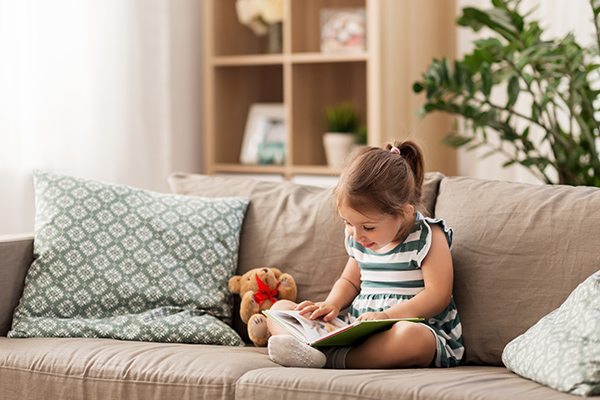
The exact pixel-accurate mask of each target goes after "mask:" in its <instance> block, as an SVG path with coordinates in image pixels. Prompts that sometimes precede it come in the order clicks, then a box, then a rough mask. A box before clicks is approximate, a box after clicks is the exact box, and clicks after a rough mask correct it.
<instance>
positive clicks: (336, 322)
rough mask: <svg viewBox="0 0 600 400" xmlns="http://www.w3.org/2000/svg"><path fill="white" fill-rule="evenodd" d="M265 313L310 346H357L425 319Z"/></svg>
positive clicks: (291, 312) (293, 312)
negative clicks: (352, 319) (399, 325)
mask: <svg viewBox="0 0 600 400" xmlns="http://www.w3.org/2000/svg"><path fill="white" fill-rule="evenodd" d="M263 313H264V314H265V315H266V316H267V317H269V318H271V319H273V321H275V322H276V323H278V324H279V325H281V326H282V327H283V328H284V329H285V330H287V331H288V332H289V333H290V334H291V335H293V336H294V337H296V338H297V339H299V340H300V341H302V342H304V343H306V344H308V345H310V346H315V347H317V346H354V345H357V344H359V343H361V342H362V341H364V340H366V339H367V338H368V337H369V336H371V335H373V334H374V333H377V332H381V331H383V330H385V329H389V328H391V326H392V325H394V324H395V323H396V322H398V321H410V322H421V321H423V318H400V319H381V320H374V321H355V322H354V323H352V324H348V323H346V322H344V321H343V320H342V319H340V318H335V319H333V320H332V321H329V322H325V321H323V320H322V319H310V318H308V317H307V316H304V315H300V312H299V311H282V310H264V311H263Z"/></svg>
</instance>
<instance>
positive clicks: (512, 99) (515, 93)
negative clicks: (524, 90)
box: [506, 75, 521, 107]
mask: <svg viewBox="0 0 600 400" xmlns="http://www.w3.org/2000/svg"><path fill="white" fill-rule="evenodd" d="M507 90H508V103H507V104H506V107H512V106H514V105H515V103H516V102H517V99H518V98H519V93H520V92H521V88H520V86H519V77H518V76H516V75H513V76H512V77H511V78H510V79H509V81H508V88H507Z"/></svg>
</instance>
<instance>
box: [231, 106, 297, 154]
mask: <svg viewBox="0 0 600 400" xmlns="http://www.w3.org/2000/svg"><path fill="white" fill-rule="evenodd" d="M286 144H287V130H286V124H285V107H284V105H283V104H281V103H256V104H252V105H251V106H250V109H249V111H248V119H247V120H246V129H245V131H244V141H243V142H242V151H241V153H240V162H241V163H242V164H277V165H282V164H283V163H284V162H285V151H286V150H285V148H286Z"/></svg>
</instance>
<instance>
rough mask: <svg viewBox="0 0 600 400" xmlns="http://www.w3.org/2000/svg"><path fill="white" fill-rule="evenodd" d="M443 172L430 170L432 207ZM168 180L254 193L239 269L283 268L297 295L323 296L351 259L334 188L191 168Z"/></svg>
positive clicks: (427, 188) (211, 191)
mask: <svg viewBox="0 0 600 400" xmlns="http://www.w3.org/2000/svg"><path fill="white" fill-rule="evenodd" d="M442 177H443V175H441V174H439V173H436V174H428V175H427V179H426V182H425V185H424V188H423V193H424V194H423V205H424V207H425V208H426V209H429V210H433V207H434V205H435V197H436V194H437V187H438V185H439V182H440V180H441V178H442ZM169 184H170V186H171V189H172V190H173V192H175V193H179V194H185V195H195V196H206V197H220V196H243V197H248V198H249V199H250V205H249V206H248V211H247V213H246V218H245V219H244V224H243V226H242V234H241V243H240V258H239V267H238V271H237V274H238V275H243V274H244V273H245V272H247V271H249V270H250V269H252V268H258V267H268V268H279V269H281V270H282V271H283V272H287V273H289V274H291V275H292V276H293V277H294V279H295V280H296V284H297V286H298V300H305V299H310V300H313V301H321V300H324V299H325V297H327V294H328V293H329V291H330V290H331V287H332V286H333V284H334V283H335V281H336V280H337V278H338V277H339V276H340V275H341V273H342V271H343V269H344V267H345V265H346V262H347V261H348V254H347V253H346V250H345V248H344V224H343V223H342V220H341V219H340V218H339V216H338V215H337V212H336V211H335V208H334V206H333V203H332V200H331V189H324V188H319V187H313V186H303V185H297V184H294V183H291V182H265V181H259V180H252V179H248V178H239V177H226V176H207V175H198V174H188V173H175V174H172V175H171V176H170V177H169ZM236 307H237V303H236ZM236 310H237V308H236ZM238 314H239V312H237V311H235V312H234V317H235V319H234V327H236V330H237V331H238V332H239V333H240V334H241V335H242V336H243V337H244V338H245V339H246V340H247V335H246V327H245V325H244V323H243V322H242V321H241V319H239V316H238Z"/></svg>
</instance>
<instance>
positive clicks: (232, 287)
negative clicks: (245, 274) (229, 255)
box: [229, 275, 242, 294]
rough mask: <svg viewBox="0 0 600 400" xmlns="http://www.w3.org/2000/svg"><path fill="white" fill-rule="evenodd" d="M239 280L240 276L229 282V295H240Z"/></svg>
mask: <svg viewBox="0 0 600 400" xmlns="http://www.w3.org/2000/svg"><path fill="white" fill-rule="evenodd" d="M241 280H242V277H241V276H240V275H236V276H234V277H232V278H231V279H230V280H229V291H230V292H231V293H235V294H240V287H241Z"/></svg>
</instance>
